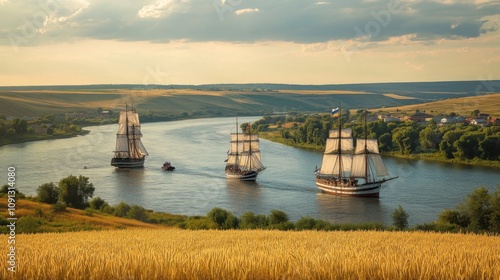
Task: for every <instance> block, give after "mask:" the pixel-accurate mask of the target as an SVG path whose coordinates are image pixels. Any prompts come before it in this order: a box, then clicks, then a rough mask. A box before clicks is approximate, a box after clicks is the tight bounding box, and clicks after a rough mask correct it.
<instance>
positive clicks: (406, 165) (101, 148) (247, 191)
mask: <svg viewBox="0 0 500 280" xmlns="http://www.w3.org/2000/svg"><path fill="white" fill-rule="evenodd" d="M257 119H259V118H258V117H240V118H239V121H240V123H242V122H246V121H255V120H257ZM86 129H87V130H90V133H89V134H87V135H85V136H78V137H74V138H68V139H57V140H44V141H36V142H28V143H21V144H14V145H7V146H3V147H0V156H1V159H2V164H1V165H2V167H1V168H2V170H4V172H3V173H2V174H0V179H1V180H2V182H5V183H6V182H7V181H6V180H7V168H8V167H9V166H14V167H15V168H16V187H17V188H18V189H19V190H20V191H21V192H23V193H25V194H27V195H36V190H37V188H38V186H40V185H41V184H43V183H48V182H55V183H57V182H58V181H59V180H60V179H62V178H64V177H66V176H68V175H83V176H87V177H89V178H90V179H89V181H90V182H91V183H93V184H94V186H95V189H96V190H95V192H94V196H100V197H101V198H103V199H104V200H106V201H108V202H109V203H110V204H111V205H114V204H117V203H119V202H120V201H124V202H127V203H129V204H137V205H141V206H143V207H145V208H147V209H153V210H155V211H162V212H169V213H175V214H186V215H205V214H206V213H207V212H208V211H209V210H210V209H212V208H213V207H222V208H225V209H227V210H229V211H232V212H233V213H234V214H235V215H238V216H240V215H241V214H243V213H244V212H246V211H253V212H254V213H256V214H266V215H267V214H269V213H270V211H271V210H273V209H279V210H282V211H285V212H286V213H287V214H288V215H289V217H290V219H291V220H297V219H300V217H302V216H310V217H313V218H318V219H324V220H328V221H331V222H352V223H359V222H381V223H383V224H385V225H391V224H392V218H391V214H392V211H393V210H394V209H395V208H396V207H397V206H398V205H399V204H401V205H402V206H403V208H404V209H405V210H406V211H407V212H408V214H409V219H408V222H409V224H410V225H415V224H420V223H424V222H432V221H434V220H436V219H437V216H438V215H439V213H441V211H442V210H444V209H446V208H454V207H455V206H456V205H457V204H458V203H460V202H461V201H462V200H463V199H464V197H466V195H467V194H468V193H470V192H471V191H472V190H473V189H474V188H476V187H479V186H485V187H487V188H488V189H489V190H490V191H492V192H493V191H494V190H495V187H496V186H497V185H500V172H499V170H498V169H495V168H487V167H476V166H467V165H460V164H448V163H441V162H430V161H421V160H406V159H397V158H384V161H385V162H386V165H387V167H388V169H389V172H390V174H391V175H395V176H399V178H398V179H396V180H394V181H393V182H392V183H391V184H390V185H389V186H388V187H386V188H385V189H383V190H382V192H381V194H380V198H378V199H374V198H352V197H337V196H333V195H328V194H323V193H321V192H320V191H319V189H318V188H317V187H316V185H315V183H314V169H315V167H316V166H319V165H320V164H321V156H322V155H321V153H320V152H316V151H310V150H304V149H299V148H293V147H289V146H285V145H282V144H279V143H274V142H270V141H267V140H265V139H261V153H262V162H263V163H264V165H265V166H266V167H267V169H266V170H265V171H264V172H263V173H262V174H260V175H259V177H258V179H257V182H255V183H252V182H246V183H245V182H239V181H232V180H227V179H226V178H225V176H224V166H225V163H224V160H225V159H226V152H227V150H228V148H229V133H231V132H234V131H235V119H234V118H210V119H196V120H183V121H175V122H161V123H147V124H143V125H142V132H143V134H144V137H143V143H144V145H145V147H146V148H147V150H148V152H149V154H150V156H149V157H147V158H146V163H145V168H144V169H132V170H119V169H115V168H114V167H112V166H110V161H111V157H112V156H113V153H112V151H113V149H114V145H115V134H116V131H117V129H118V126H117V125H103V126H95V127H88V128H86ZM166 160H169V161H171V162H172V164H173V165H174V166H175V167H176V170H175V171H173V172H166V171H163V170H161V168H160V167H161V165H162V164H163V162H164V161H166ZM0 183H1V182H0ZM20 207H22V206H20Z"/></svg>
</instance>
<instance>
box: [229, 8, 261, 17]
mask: <svg viewBox="0 0 500 280" xmlns="http://www.w3.org/2000/svg"><path fill="white" fill-rule="evenodd" d="M258 12H260V11H259V9H258V8H255V9H241V10H236V11H235V12H234V13H235V14H237V15H242V14H253V13H258Z"/></svg>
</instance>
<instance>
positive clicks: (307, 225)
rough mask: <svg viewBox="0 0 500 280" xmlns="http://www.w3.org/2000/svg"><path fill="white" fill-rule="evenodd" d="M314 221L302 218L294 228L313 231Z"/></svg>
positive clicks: (309, 218)
mask: <svg viewBox="0 0 500 280" xmlns="http://www.w3.org/2000/svg"><path fill="white" fill-rule="evenodd" d="M315 226H316V220H315V219H313V218H311V217H302V218H300V220H298V221H297V222H295V227H296V229H297V230H312V229H315Z"/></svg>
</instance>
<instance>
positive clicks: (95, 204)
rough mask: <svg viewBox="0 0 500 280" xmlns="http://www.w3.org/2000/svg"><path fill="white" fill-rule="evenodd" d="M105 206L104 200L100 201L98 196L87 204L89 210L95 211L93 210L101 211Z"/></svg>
mask: <svg viewBox="0 0 500 280" xmlns="http://www.w3.org/2000/svg"><path fill="white" fill-rule="evenodd" d="M106 205H108V203H107V202H106V201H105V200H104V199H102V198H100V197H98V196H96V197H94V198H93V199H92V200H91V201H90V202H89V206H90V208H92V209H95V210H102V209H103V208H104V206H106Z"/></svg>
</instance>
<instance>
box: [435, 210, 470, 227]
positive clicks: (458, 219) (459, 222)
mask: <svg viewBox="0 0 500 280" xmlns="http://www.w3.org/2000/svg"><path fill="white" fill-rule="evenodd" d="M438 221H439V223H440V224H450V225H454V226H456V227H459V228H467V227H468V226H469V222H470V221H469V218H468V217H467V216H465V215H464V214H463V213H462V212H460V211H458V210H452V209H445V210H443V212H441V214H439V217H438Z"/></svg>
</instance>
